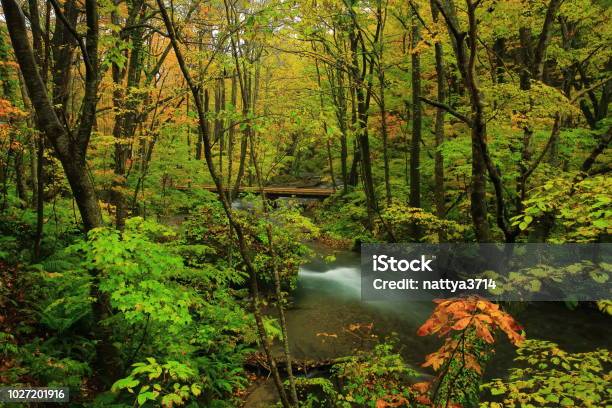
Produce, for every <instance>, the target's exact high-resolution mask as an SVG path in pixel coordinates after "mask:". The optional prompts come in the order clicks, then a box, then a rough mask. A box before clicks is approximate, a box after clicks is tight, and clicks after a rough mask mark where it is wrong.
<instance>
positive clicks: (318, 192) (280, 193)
mask: <svg viewBox="0 0 612 408" xmlns="http://www.w3.org/2000/svg"><path fill="white" fill-rule="evenodd" d="M176 188H177V189H178V190H186V189H188V187H185V186H181V187H176ZM202 188H204V189H205V190H208V191H212V192H213V193H216V192H217V187H216V186H214V185H204V186H202ZM224 190H225V191H226V192H227V191H229V190H231V188H227V187H226V188H225V189H224ZM263 190H264V193H265V194H266V196H267V197H269V198H279V197H296V198H315V199H319V200H322V199H325V198H327V197H329V196H330V195H332V194H334V193H335V192H336V191H335V190H334V189H333V188H320V187H284V186H268V187H264V188H263ZM238 193H251V194H260V193H261V190H260V188H259V187H243V186H241V187H239V188H238Z"/></svg>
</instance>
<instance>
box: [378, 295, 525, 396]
mask: <svg viewBox="0 0 612 408" xmlns="http://www.w3.org/2000/svg"><path fill="white" fill-rule="evenodd" d="M435 303H436V304H437V306H436V308H435V309H434V311H433V313H432V315H431V316H430V317H429V319H427V321H426V322H425V323H424V324H423V325H422V326H421V327H420V328H419V329H418V331H417V334H418V335H419V336H427V335H434V334H435V335H438V336H439V337H441V338H444V339H445V341H444V344H443V345H442V347H440V348H439V349H438V350H437V351H435V352H433V353H431V354H429V355H427V356H426V357H425V362H424V363H423V367H432V368H433V370H434V371H436V373H437V376H436V378H435V379H434V381H433V382H420V383H417V384H414V385H412V386H411V390H412V391H413V393H414V400H415V402H417V403H419V404H423V405H425V406H437V405H438V403H439V402H438V400H436V395H437V394H438V390H439V388H440V387H441V384H444V383H445V382H446V385H445V386H446V387H447V388H448V387H452V386H459V384H460V383H459V381H457V378H458V377H460V376H461V375H462V374H463V373H465V372H472V373H473V374H475V375H478V376H480V375H482V371H483V369H482V365H481V362H482V361H483V360H485V357H486V356H485V355H484V353H490V352H491V349H490V348H487V347H486V346H487V345H491V344H493V343H494V342H495V334H496V332H498V331H501V332H503V333H504V334H505V335H506V336H507V338H508V340H509V341H510V342H511V343H512V344H513V345H515V346H518V345H520V344H521V343H522V341H523V340H524V334H523V333H522V332H521V327H520V326H519V324H518V323H517V322H516V321H515V320H514V318H513V317H512V316H511V315H509V314H508V313H506V312H504V311H503V310H501V309H500V307H499V305H498V304H495V303H492V302H489V301H488V300H485V299H482V298H479V297H466V298H459V299H448V300H436V301H435ZM482 345H484V346H485V347H482ZM453 363H454V365H452V364H453ZM451 372H452V375H450V374H449V373H451ZM448 377H452V379H453V381H454V382H453V383H451V384H448ZM448 393H449V394H452V390H451V391H448ZM404 403H406V401H399V400H397V399H393V398H392V397H390V398H389V399H385V400H380V401H378V402H377V407H381V408H382V407H394V406H404V405H401V404H404ZM394 404H396V405H394ZM397 404H400V405H397ZM446 406H449V407H461V406H462V405H461V404H458V403H457V402H455V401H451V400H450V399H449V400H447V401H446Z"/></svg>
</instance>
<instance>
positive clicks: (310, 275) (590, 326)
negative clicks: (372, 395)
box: [287, 246, 612, 378]
mask: <svg viewBox="0 0 612 408" xmlns="http://www.w3.org/2000/svg"><path fill="white" fill-rule="evenodd" d="M313 249H314V250H315V252H316V253H317V254H318V256H317V257H315V258H314V259H312V260H311V261H310V262H308V263H306V264H305V265H303V266H302V267H301V269H300V272H299V277H298V287H297V289H296V290H295V292H294V293H293V298H294V307H293V308H291V309H290V310H288V311H287V324H288V326H289V327H288V328H289V334H290V340H291V343H292V352H293V354H294V355H295V357H296V358H303V359H326V358H332V357H339V356H345V355H351V354H354V353H355V351H356V350H358V349H367V348H370V347H371V346H372V345H373V344H375V342H376V341H377V339H376V338H373V337H371V336H370V337H368V334H369V333H370V332H371V334H374V335H377V336H378V341H380V340H382V339H384V338H386V337H394V338H396V339H397V340H398V342H397V344H398V346H399V348H400V352H401V354H402V355H403V357H404V358H405V360H406V362H407V363H408V364H410V365H412V366H414V367H418V366H419V365H420V364H421V363H422V362H423V358H424V356H425V355H426V354H427V353H430V352H432V351H434V350H435V349H436V348H437V347H439V345H440V340H438V339H436V338H432V337H431V336H428V337H419V336H417V335H416V330H417V329H418V327H419V326H420V325H421V324H422V323H423V322H424V321H425V320H426V319H427V317H428V316H429V314H430V313H431V311H432V310H433V306H434V305H433V304H432V303H430V302H426V303H424V302H390V301H389V302H386V301H380V302H362V301H361V295H360V284H361V283H360V269H359V263H360V259H359V254H357V253H354V252H350V251H343V252H339V253H337V254H336V255H335V257H336V259H335V260H334V261H332V262H325V261H324V260H323V257H325V256H326V255H329V253H330V250H329V249H327V248H325V247H321V246H314V248H313ZM508 308H509V311H510V312H511V313H512V314H513V315H514V316H515V317H516V319H517V320H518V321H519V323H520V324H521V325H522V326H523V327H524V328H525V331H526V333H527V337H528V338H537V339H545V340H550V341H554V342H556V343H558V344H559V345H560V346H561V347H562V348H564V349H566V350H568V351H573V352H579V351H589V350H594V349H596V348H598V347H609V343H610V340H611V339H612V337H611V335H612V328H611V326H610V322H611V321H612V319H610V317H609V316H605V315H603V314H602V313H600V312H599V311H597V310H594V309H588V308H580V309H578V310H575V311H571V310H569V309H568V308H567V307H565V305H563V304H558V303H547V302H540V303H534V304H531V305H527V306H525V305H523V306H519V305H517V304H510V305H508ZM513 309H514V310H513ZM358 325H359V326H358ZM370 325H371V331H370V329H369V328H368V327H369V326H370ZM351 328H352V329H353V330H350V329H351ZM514 355H515V352H514V349H513V347H512V346H511V345H509V344H508V342H507V341H506V340H505V339H503V338H500V339H499V344H497V345H496V353H495V356H494V357H493V359H492V360H491V361H490V363H489V364H488V366H487V368H486V372H485V376H486V377H487V378H491V377H499V376H504V375H505V373H506V372H507V369H508V368H509V367H511V366H512V363H513V361H512V360H513V358H514Z"/></svg>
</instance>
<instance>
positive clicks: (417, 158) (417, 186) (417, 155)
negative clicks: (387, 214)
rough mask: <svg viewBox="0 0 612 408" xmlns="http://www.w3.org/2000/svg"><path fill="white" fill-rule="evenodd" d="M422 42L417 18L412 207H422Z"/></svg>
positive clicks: (413, 91)
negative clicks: (420, 43) (419, 45)
mask: <svg viewBox="0 0 612 408" xmlns="http://www.w3.org/2000/svg"><path fill="white" fill-rule="evenodd" d="M419 40H420V33H419V26H418V21H417V20H416V18H414V19H413V22H412V54H411V57H410V58H411V62H412V141H411V143H410V206H411V207H415V208H420V207H421V99H420V98H421V58H420V56H419V53H418V52H415V48H416V47H417V44H418V42H419Z"/></svg>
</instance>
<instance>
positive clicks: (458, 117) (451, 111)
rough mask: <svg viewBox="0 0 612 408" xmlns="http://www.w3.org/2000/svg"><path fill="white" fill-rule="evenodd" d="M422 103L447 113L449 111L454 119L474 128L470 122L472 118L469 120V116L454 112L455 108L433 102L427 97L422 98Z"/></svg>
mask: <svg viewBox="0 0 612 408" xmlns="http://www.w3.org/2000/svg"><path fill="white" fill-rule="evenodd" d="M420 99H421V101H423V102H425V103H426V104H428V105H431V106H435V107H436V108H440V109H444V110H445V111H447V112H448V113H450V114H451V115H453V116H454V117H456V118H457V119H459V120H460V121H462V122H465V123H466V124H467V125H468V126H470V127H471V126H472V121H471V120H470V118H468V117H467V116H465V115H463V114H461V113H459V112H457V111H456V110H454V109H453V108H451V107H450V106H448V105H446V104H444V103H441V102H437V101H432V100H431V99H427V98H425V97H422V96H421V98H420Z"/></svg>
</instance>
